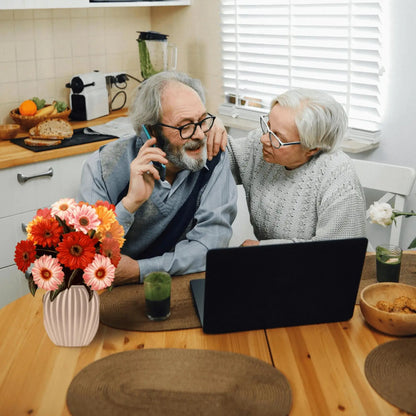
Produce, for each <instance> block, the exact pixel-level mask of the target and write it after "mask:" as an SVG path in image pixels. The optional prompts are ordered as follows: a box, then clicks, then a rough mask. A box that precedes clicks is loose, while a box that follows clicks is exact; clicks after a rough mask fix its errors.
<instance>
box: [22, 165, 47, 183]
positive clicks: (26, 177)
mask: <svg viewBox="0 0 416 416" xmlns="http://www.w3.org/2000/svg"><path fill="white" fill-rule="evenodd" d="M42 176H50V177H52V176H53V169H52V168H49V169H48V170H47V172H44V173H39V174H38V175H32V176H26V175H23V174H21V173H18V174H17V181H18V182H19V183H25V182H27V181H28V180H30V179H35V178H41V177H42Z"/></svg>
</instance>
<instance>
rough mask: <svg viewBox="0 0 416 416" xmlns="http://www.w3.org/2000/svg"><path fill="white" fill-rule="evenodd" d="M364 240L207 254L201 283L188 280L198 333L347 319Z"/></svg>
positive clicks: (353, 295) (357, 285) (351, 308)
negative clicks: (198, 320) (198, 321)
mask: <svg viewBox="0 0 416 416" xmlns="http://www.w3.org/2000/svg"><path fill="white" fill-rule="evenodd" d="M367 242H368V240H367V239H366V238H352V239H343V240H325V241H311V242H301V243H290V244H274V245H264V246H251V247H229V248H220V249H212V250H209V251H208V252H207V261H206V273H205V279H194V280H191V281H190V286H191V292H192V297H193V300H194V304H195V308H196V310H197V313H198V317H199V319H200V321H201V325H202V328H203V331H204V332H205V333H209V334H217V333H225V332H236V331H248V330H253V329H266V328H276V327H287V326H296V325H309V324H319V323H328V322H340V321H348V320H349V319H351V318H352V315H353V313H354V305H355V302H356V297H357V292H358V288H359V284H360V279H361V272H362V268H363V264H364V259H365V253H366V249H367Z"/></svg>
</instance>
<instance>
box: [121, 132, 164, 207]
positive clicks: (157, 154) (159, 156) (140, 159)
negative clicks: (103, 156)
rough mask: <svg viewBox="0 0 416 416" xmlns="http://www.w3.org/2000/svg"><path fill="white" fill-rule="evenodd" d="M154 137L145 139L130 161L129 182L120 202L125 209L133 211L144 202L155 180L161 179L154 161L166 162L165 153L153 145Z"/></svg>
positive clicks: (154, 142) (151, 190)
mask: <svg viewBox="0 0 416 416" xmlns="http://www.w3.org/2000/svg"><path fill="white" fill-rule="evenodd" d="M155 145H156V139H155V138H154V137H153V138H150V140H147V141H146V142H145V143H144V144H143V146H142V147H141V149H140V150H139V153H138V154H137V156H136V158H135V159H134V160H133V161H132V162H131V163H130V183H129V189H128V192H127V195H126V196H125V197H124V198H123V199H122V203H123V205H124V207H125V208H126V209H127V211H129V212H131V213H134V212H136V211H137V210H138V209H139V208H140V206H141V205H142V204H143V203H144V202H146V201H147V200H148V199H149V198H150V195H151V194H152V192H153V188H154V186H155V180H159V179H161V177H160V174H159V171H158V170H157V169H156V166H155V162H158V163H160V164H163V165H165V164H167V163H168V160H167V159H166V158H165V156H166V153H165V152H164V151H163V150H161V149H159V148H158V147H155Z"/></svg>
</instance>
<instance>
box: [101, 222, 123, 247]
mask: <svg viewBox="0 0 416 416" xmlns="http://www.w3.org/2000/svg"><path fill="white" fill-rule="evenodd" d="M106 237H107V238H113V239H114V240H116V241H117V242H118V245H119V247H122V246H123V244H124V241H125V239H124V228H123V226H122V225H120V224H119V223H118V222H117V221H116V222H113V223H112V224H111V225H110V227H109V228H108V229H107V230H105V231H104V233H103V234H101V236H100V240H101V241H103V239H104V238H106Z"/></svg>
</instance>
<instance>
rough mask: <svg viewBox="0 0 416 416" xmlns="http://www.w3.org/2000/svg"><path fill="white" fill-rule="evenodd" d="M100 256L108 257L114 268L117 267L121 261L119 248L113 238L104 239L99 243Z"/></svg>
mask: <svg viewBox="0 0 416 416" xmlns="http://www.w3.org/2000/svg"><path fill="white" fill-rule="evenodd" d="M100 252H101V254H102V255H104V256H106V257H108V258H109V259H110V260H111V263H113V264H114V266H116V267H117V266H118V263H119V261H120V259H121V254H120V246H119V244H118V241H116V240H114V238H108V237H105V238H104V239H103V241H102V243H101V250H100Z"/></svg>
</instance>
